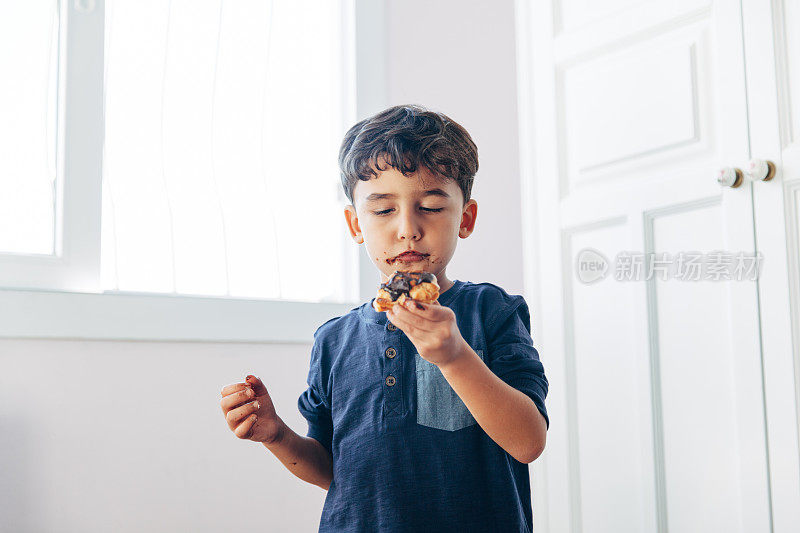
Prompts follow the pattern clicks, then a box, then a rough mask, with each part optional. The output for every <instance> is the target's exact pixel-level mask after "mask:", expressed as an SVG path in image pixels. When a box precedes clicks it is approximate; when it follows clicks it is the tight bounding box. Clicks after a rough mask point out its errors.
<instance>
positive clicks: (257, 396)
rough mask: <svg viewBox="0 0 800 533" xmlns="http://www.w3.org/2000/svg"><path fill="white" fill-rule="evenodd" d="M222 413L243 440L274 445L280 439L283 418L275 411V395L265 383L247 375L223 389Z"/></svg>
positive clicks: (229, 425) (234, 431)
mask: <svg viewBox="0 0 800 533" xmlns="http://www.w3.org/2000/svg"><path fill="white" fill-rule="evenodd" d="M220 405H221V406H222V413H223V414H224V415H225V420H227V422H228V427H230V428H231V431H233V433H234V434H235V435H236V436H237V437H239V438H240V439H247V440H252V441H254V442H263V443H264V444H272V443H274V442H276V441H278V440H280V438H281V436H282V433H283V427H284V425H283V420H281V419H280V417H279V416H278V415H277V413H275V406H274V405H272V398H270V397H269V393H268V392H267V388H266V387H265V386H264V383H262V382H261V380H260V379H259V378H257V377H255V376H252V375H250V376H247V378H246V379H245V382H244V383H234V384H233V385H227V386H226V387H225V388H223V389H222V401H221V402H220Z"/></svg>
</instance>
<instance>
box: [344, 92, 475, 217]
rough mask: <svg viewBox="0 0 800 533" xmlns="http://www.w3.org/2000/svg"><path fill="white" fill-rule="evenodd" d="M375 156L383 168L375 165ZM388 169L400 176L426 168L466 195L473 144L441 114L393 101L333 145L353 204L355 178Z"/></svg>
mask: <svg viewBox="0 0 800 533" xmlns="http://www.w3.org/2000/svg"><path fill="white" fill-rule="evenodd" d="M379 159H383V161H384V162H385V163H386V165H388V166H384V167H380V166H379V164H380V163H379ZM389 167H393V168H396V169H397V170H399V171H400V172H402V173H403V175H406V176H407V175H409V174H411V173H413V172H416V171H417V170H418V169H419V168H420V167H424V168H426V169H428V170H429V171H430V172H431V173H432V174H433V175H434V176H436V177H438V178H440V179H443V180H444V179H448V178H450V179H454V180H456V183H458V186H459V188H460V189H461V192H462V193H463V195H464V204H466V203H467V201H469V199H470V194H471V193H472V182H473V180H474V179H475V173H476V172H477V171H478V147H477V146H475V143H474V142H473V140H472V137H470V135H469V133H467V130H465V129H464V128H463V127H462V126H461V125H460V124H458V123H457V122H456V121H454V120H452V119H451V118H449V117H448V116H447V115H444V114H442V113H438V112H436V111H431V110H429V109H426V108H424V107H422V106H417V105H398V106H394V107H390V108H388V109H386V110H384V111H381V112H380V113H378V114H377V115H374V116H371V117H369V118H366V119H364V120H362V121H361V122H358V123H357V124H356V125H354V126H353V127H352V128H350V129H349V130H348V131H347V133H346V134H345V136H344V140H343V141H342V146H341V148H340V149H339V169H340V171H341V179H342V188H343V189H344V193H345V195H346V196H347V199H348V200H350V203H351V204H352V203H353V189H354V188H355V186H356V183H358V181H357V180H362V181H367V180H369V179H370V178H372V177H373V176H377V175H378V172H377V171H376V169H377V170H379V171H384V170H386V169H387V168H389Z"/></svg>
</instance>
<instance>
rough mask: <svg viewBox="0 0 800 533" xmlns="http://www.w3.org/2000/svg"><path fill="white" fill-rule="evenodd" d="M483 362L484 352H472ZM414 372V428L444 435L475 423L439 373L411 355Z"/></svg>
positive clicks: (428, 364)
mask: <svg viewBox="0 0 800 533" xmlns="http://www.w3.org/2000/svg"><path fill="white" fill-rule="evenodd" d="M475 352H476V353H477V354H478V355H479V356H480V358H481V359H483V350H475ZM414 358H415V360H416V370H417V424H420V425H422V426H427V427H431V428H436V429H442V430H445V431H458V430H459V429H463V428H465V427H469V426H471V425H473V424H476V423H477V421H476V420H475V418H474V417H473V416H472V413H470V412H469V409H467V406H466V405H464V402H463V401H462V400H461V398H459V396H458V394H456V391H454V390H453V387H451V386H450V383H448V382H447V380H446V379H445V377H444V375H443V374H442V371H441V370H439V367H437V366H436V365H434V364H433V363H431V362H429V361H426V360H425V359H423V358H422V357H421V356H420V355H419V354H418V353H417V354H414Z"/></svg>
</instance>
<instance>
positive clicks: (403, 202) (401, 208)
mask: <svg viewBox="0 0 800 533" xmlns="http://www.w3.org/2000/svg"><path fill="white" fill-rule="evenodd" d="M381 166H383V165H381ZM353 204H354V205H348V206H347V207H346V208H345V218H346V219H347V225H348V229H349V230H350V235H351V236H352V237H353V240H354V241H355V242H356V243H358V244H361V243H366V248H367V254H368V255H369V257H370V259H371V260H372V261H373V263H374V264H375V266H377V267H378V270H380V272H381V278H382V280H383V281H384V282H385V281H387V280H388V279H389V276H390V275H391V274H392V273H393V272H394V271H395V270H423V271H426V272H432V273H433V274H435V275H436V278H437V280H438V282H439V286H440V287H441V290H442V291H445V290H447V289H449V288H450V286H451V285H452V282H451V281H450V280H449V279H447V275H446V272H445V270H446V268H447V264H448V263H449V262H450V259H451V258H452V257H453V254H454V253H455V250H456V244H457V242H458V238H459V237H461V238H462V239H465V238H467V237H468V236H469V235H470V234H471V233H472V231H473V229H474V227H475V218H476V216H477V209H478V205H477V202H475V200H470V201H469V202H467V204H466V205H464V203H463V194H462V193H461V189H460V188H459V187H458V185H457V184H456V181H455V180H453V179H447V180H441V179H438V178H437V177H435V176H434V175H433V174H431V173H430V172H429V171H428V170H427V169H424V168H421V169H420V170H419V171H418V172H416V173H415V174H413V175H410V176H403V174H402V173H401V172H400V171H399V170H397V169H395V168H392V167H388V168H387V169H386V170H384V171H378V176H377V177H376V178H372V179H370V180H368V181H361V180H359V181H358V183H357V184H356V186H355V187H354V189H353ZM407 250H413V251H415V252H417V253H418V255H417V254H406V255H405V256H400V255H401V254H402V253H403V252H406V251H407ZM398 256H400V257H398Z"/></svg>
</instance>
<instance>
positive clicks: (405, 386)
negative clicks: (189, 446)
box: [222, 106, 549, 532]
mask: <svg viewBox="0 0 800 533" xmlns="http://www.w3.org/2000/svg"><path fill="white" fill-rule="evenodd" d="M339 164H340V168H341V173H342V175H341V179H342V186H343V188H344V190H345V193H346V195H347V198H348V200H350V205H348V206H347V207H346V208H345V219H346V222H347V227H348V230H349V232H350V235H351V236H352V238H353V240H354V241H355V242H356V243H358V244H362V243H363V244H365V245H366V248H367V253H368V255H369V257H370V259H371V261H373V263H374V264H375V266H376V267H377V268H378V270H379V271H380V274H381V279H382V280H383V281H384V282H386V281H387V280H388V278H389V276H390V275H391V274H392V273H393V272H394V271H395V270H416V271H419V270H422V271H427V272H432V273H433V274H435V275H436V279H437V281H438V284H439V286H440V296H439V299H438V301H437V302H435V303H434V304H427V305H419V306H416V305H413V302H408V303H409V304H411V305H409V306H408V307H403V306H401V305H398V304H395V306H394V309H393V310H391V311H387V312H386V313H379V312H377V311H375V310H374V309H373V307H372V302H367V303H364V304H363V305H361V306H360V307H357V308H354V309H352V310H351V311H350V312H349V313H348V314H346V315H344V316H341V317H336V318H333V319H331V320H329V321H327V322H326V323H324V324H322V325H321V326H320V327H319V328H318V329H317V331H316V332H315V333H314V345H313V348H312V353H311V365H310V370H309V374H308V389H307V390H306V391H305V392H303V394H302V395H301V396H300V398H299V400H298V408H299V409H300V412H301V413H302V414H303V416H304V417H305V418H306V419H307V420H308V436H307V437H302V436H300V435H298V434H296V433H295V432H294V431H292V430H291V429H290V428H289V427H288V426H286V424H284V423H283V421H282V420H281V419H280V417H278V416H277V414H276V413H275V409H274V407H273V404H272V401H271V400H270V397H269V394H268V393H267V390H266V388H265V387H264V384H263V383H262V382H261V380H259V379H258V378H256V377H255V376H248V377H247V379H246V382H245V383H237V384H234V385H229V386H228V387H225V389H223V391H222V395H223V397H224V398H223V400H222V408H223V413H225V414H226V418H227V420H228V425H229V427H230V428H231V430H233V431H234V433H235V434H236V435H237V436H238V437H240V438H246V439H250V440H254V441H256V442H262V443H263V444H264V445H265V446H266V447H267V448H268V449H269V450H270V451H271V452H272V453H273V454H275V456H276V457H277V458H278V459H279V460H280V461H281V462H282V463H283V464H284V465H285V466H286V467H287V468H288V469H289V470H291V471H292V473H294V474H295V475H296V476H298V477H299V478H301V479H303V480H305V481H307V482H309V483H313V484H315V485H318V486H320V487H322V488H324V489H327V490H328V494H327V497H326V500H325V505H324V507H323V511H322V519H321V522H320V527H319V530H320V531H354V532H367V531H369V532H374V531H380V532H384V531H392V532H394V531H404V532H405V531H408V532H423V531H436V532H441V531H459V532H461V531H478V532H484V531H485V532H520V531H527V532H530V531H531V530H532V510H531V494H530V482H529V481H530V478H529V473H528V463H530V462H532V461H533V460H535V459H536V458H537V457H538V456H539V455H540V454H541V453H542V451H543V450H544V447H545V438H546V432H547V429H548V427H549V419H548V417H547V411H546V409H545V405H544V400H545V397H546V396H547V390H548V382H547V379H546V378H545V375H544V369H543V367H542V364H541V362H540V361H539V354H538V352H537V351H536V349H535V348H534V347H533V343H532V340H531V337H530V315H529V312H528V306H527V304H526V303H525V300H524V299H523V298H522V297H521V296H510V295H508V294H507V293H506V292H505V291H504V290H503V289H501V288H500V287H498V286H496V285H493V284H491V283H471V282H469V281H460V280H457V279H455V280H451V279H450V278H449V277H448V275H447V272H446V270H447V264H448V263H449V261H450V259H451V258H452V256H453V254H454V252H455V248H456V244H457V241H458V238H459V237H460V238H462V239H464V238H467V237H468V236H469V235H470V234H471V233H472V231H473V229H474V227H475V220H476V215H477V203H476V202H475V200H473V199H470V193H471V189H472V182H473V179H474V176H475V173H476V171H477V170H478V156H477V148H476V146H475V144H474V142H473V141H472V139H471V137H470V136H469V134H468V133H467V131H466V130H465V129H464V128H463V127H461V126H460V125H459V124H457V123H456V122H454V121H452V120H451V119H450V118H448V117H447V116H445V115H443V114H440V113H436V112H432V111H429V110H426V109H424V108H422V107H418V106H396V107H392V108H389V109H387V110H385V111H383V112H381V113H379V114H377V115H375V116H373V117H370V118H368V119H366V120H363V121H361V122H359V123H358V124H356V125H355V126H353V127H352V128H351V129H350V130H349V131H348V132H347V134H346V135H345V138H344V141H343V143H342V147H341V150H340V154H339ZM376 292H377V286H376ZM436 304H438V305H436Z"/></svg>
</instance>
